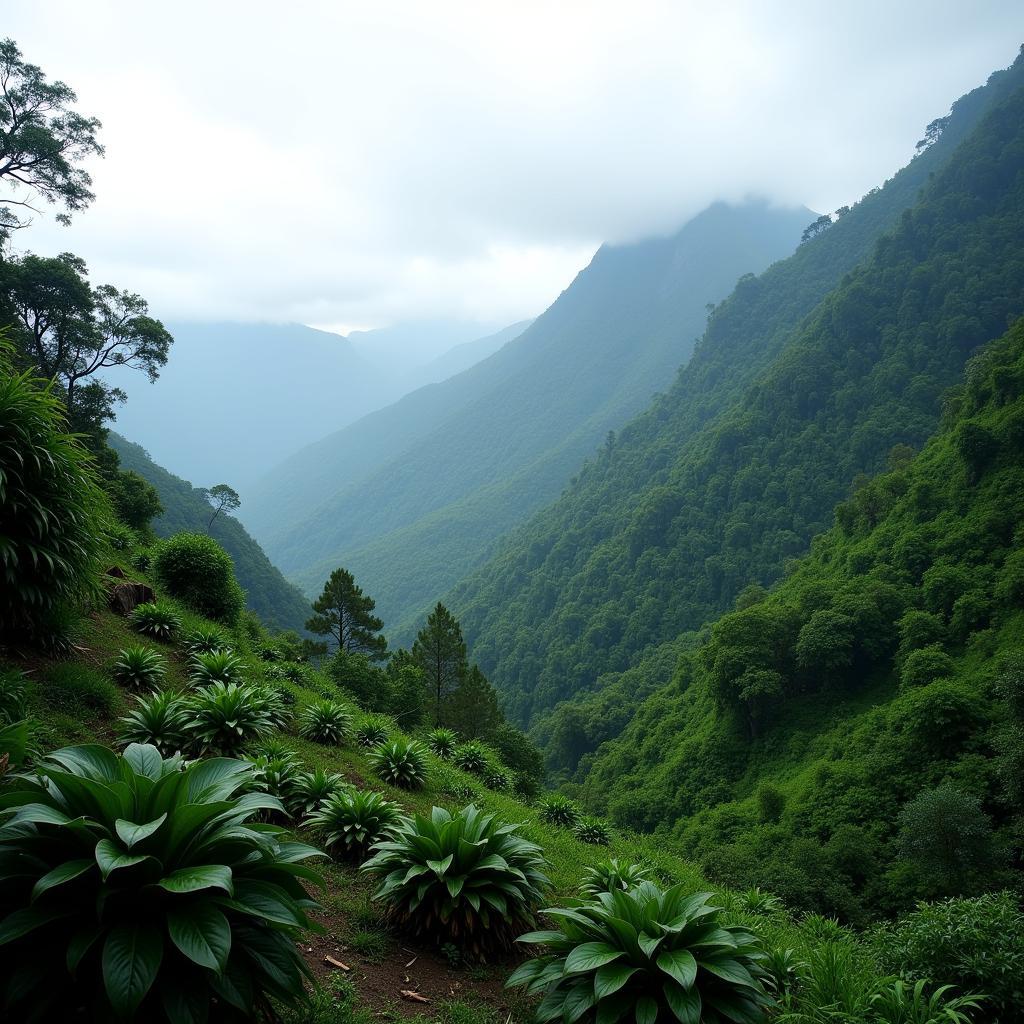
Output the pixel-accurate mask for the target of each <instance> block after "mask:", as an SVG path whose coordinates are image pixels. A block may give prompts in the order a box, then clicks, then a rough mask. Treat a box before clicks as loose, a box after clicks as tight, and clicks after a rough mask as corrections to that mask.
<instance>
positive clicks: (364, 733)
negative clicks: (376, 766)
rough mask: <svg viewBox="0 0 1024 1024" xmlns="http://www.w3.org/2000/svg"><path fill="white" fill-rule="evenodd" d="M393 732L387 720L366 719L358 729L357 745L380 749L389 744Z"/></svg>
mask: <svg viewBox="0 0 1024 1024" xmlns="http://www.w3.org/2000/svg"><path fill="white" fill-rule="evenodd" d="M389 735H391V730H390V729H389V728H388V723H387V720H386V719H383V718H377V717H373V718H364V719H363V721H362V722H360V723H359V725H358V726H357V727H356V743H358V744H359V746H361V747H379V746H380V745H381V744H382V743H387V741H388V736H389Z"/></svg>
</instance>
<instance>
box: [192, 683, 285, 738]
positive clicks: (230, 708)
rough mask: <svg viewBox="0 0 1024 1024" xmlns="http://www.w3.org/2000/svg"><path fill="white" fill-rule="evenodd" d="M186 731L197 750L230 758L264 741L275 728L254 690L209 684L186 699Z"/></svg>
mask: <svg viewBox="0 0 1024 1024" xmlns="http://www.w3.org/2000/svg"><path fill="white" fill-rule="evenodd" d="M186 728H187V734H188V738H189V741H190V743H191V745H192V747H194V748H195V749H196V750H198V751H203V752H208V753H215V754H226V755H229V756H230V755H236V754H240V753H241V752H242V751H243V750H245V749H246V748H247V747H250V746H252V745H253V744H255V743H258V742H259V741H260V740H262V739H265V738H266V737H267V736H268V735H270V733H271V732H273V728H274V727H273V723H272V722H271V719H270V717H269V716H268V714H267V711H266V707H265V705H264V701H263V699H262V695H261V694H260V693H259V692H258V691H257V690H255V689H254V688H253V687H251V686H239V685H238V684H237V683H226V684H225V683H212V684H211V685H210V686H203V687H201V688H200V689H198V690H196V692H195V694H194V695H193V696H192V697H191V698H190V699H189V701H188V722H187V726H186Z"/></svg>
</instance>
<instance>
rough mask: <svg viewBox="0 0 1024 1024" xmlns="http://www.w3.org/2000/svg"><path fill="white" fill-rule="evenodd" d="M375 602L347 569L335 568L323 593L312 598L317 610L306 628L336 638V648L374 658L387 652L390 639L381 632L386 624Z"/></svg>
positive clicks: (383, 656) (381, 657)
mask: <svg viewBox="0 0 1024 1024" xmlns="http://www.w3.org/2000/svg"><path fill="white" fill-rule="evenodd" d="M375 606H376V602H375V601H374V600H373V598H372V597H368V596H367V595H366V594H364V593H363V591H362V588H360V587H358V586H357V585H356V581H355V579H354V578H353V577H352V573H350V572H349V571H348V570H347V569H335V570H334V572H332V573H331V575H330V578H329V579H328V580H327V582H326V583H325V584H324V590H323V593H322V594H321V595H320V596H319V597H318V598H317V599H316V600H315V601H314V602H313V611H314V612H315V613H316V614H314V615H313V616H312V618H310V620H309V621H308V622H307V623H306V629H308V630H309V631H310V632H311V633H317V634H318V635H320V636H330V637H332V638H333V639H334V642H335V644H336V645H337V649H338V650H339V651H344V652H345V653H346V654H365V655H366V656H367V657H368V658H370V659H371V660H373V661H381V660H383V659H384V658H385V657H386V656H387V648H388V642H387V640H385V639H384V637H383V636H381V635H380V630H381V627H382V626H383V625H384V623H383V622H381V620H380V619H378V618H377V616H376V615H374V614H373V609H374V607H375Z"/></svg>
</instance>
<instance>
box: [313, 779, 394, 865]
mask: <svg viewBox="0 0 1024 1024" xmlns="http://www.w3.org/2000/svg"><path fill="white" fill-rule="evenodd" d="M401 818H402V809H401V808H400V807H399V806H398V804H396V803H393V802H392V801H391V800H388V799H386V798H385V797H384V795H383V794H382V793H375V792H373V791H372V790H365V789H355V790H348V791H342V792H339V793H336V794H335V795H334V796H332V797H329V798H328V799H327V800H325V801H324V803H323V804H322V805H321V807H320V810H319V811H317V812H316V813H315V814H313V815H312V816H311V817H310V818H309V820H308V821H307V822H306V824H307V825H309V827H310V828H315V829H319V830H320V831H321V832H322V834H323V837H324V846H325V847H326V848H327V850H328V852H329V853H331V854H334V855H335V856H344V857H351V858H353V859H362V858H363V857H365V856H366V851H367V850H368V849H369V848H370V847H371V846H372V845H373V844H374V843H377V842H380V841H381V840H382V839H386V838H388V837H389V836H390V835H391V834H392V832H393V831H394V829H395V827H396V826H397V825H398V823H399V821H400V820H401Z"/></svg>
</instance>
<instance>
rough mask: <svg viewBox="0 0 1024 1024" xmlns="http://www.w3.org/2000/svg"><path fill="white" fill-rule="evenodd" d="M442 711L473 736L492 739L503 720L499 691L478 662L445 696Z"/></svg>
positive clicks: (446, 718)
mask: <svg viewBox="0 0 1024 1024" xmlns="http://www.w3.org/2000/svg"><path fill="white" fill-rule="evenodd" d="M442 714H443V716H444V721H445V724H446V725H449V726H451V728H453V729H454V730H455V731H456V732H457V733H458V734H459V735H460V736H466V737H467V738H470V739H472V738H474V737H476V738H479V739H483V740H489V739H490V738H491V736H492V735H493V734H494V731H495V729H497V728H498V726H499V725H500V724H501V723H502V722H503V721H504V716H503V715H502V713H501V707H500V705H499V704H498V693H497V691H496V690H495V689H494V687H493V686H491V684H490V683H489V682H488V681H487V679H486V678H485V676H484V674H483V673H482V672H481V671H480V669H479V667H478V666H477V665H473V666H472V667H471V668H470V669H469V671H468V672H466V673H464V674H463V676H462V678H461V679H460V680H459V682H458V684H457V685H456V686H455V688H454V689H453V690H452V692H451V693H450V694H449V695H448V696H447V697H446V698H445V699H444V703H443V710H442Z"/></svg>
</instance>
